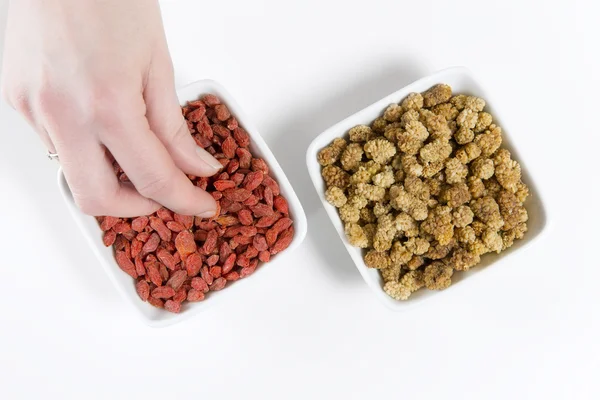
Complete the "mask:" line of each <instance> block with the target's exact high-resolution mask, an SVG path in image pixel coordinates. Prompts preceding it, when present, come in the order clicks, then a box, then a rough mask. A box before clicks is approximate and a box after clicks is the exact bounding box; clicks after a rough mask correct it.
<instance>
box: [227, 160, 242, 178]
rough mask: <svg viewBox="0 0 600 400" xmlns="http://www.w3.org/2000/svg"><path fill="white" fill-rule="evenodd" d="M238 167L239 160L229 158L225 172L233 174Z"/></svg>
mask: <svg viewBox="0 0 600 400" xmlns="http://www.w3.org/2000/svg"><path fill="white" fill-rule="evenodd" d="M239 167H240V162H239V161H238V160H231V161H229V163H228V164H227V173H228V174H229V175H231V174H233V173H234V172H235V171H237V170H238V168H239Z"/></svg>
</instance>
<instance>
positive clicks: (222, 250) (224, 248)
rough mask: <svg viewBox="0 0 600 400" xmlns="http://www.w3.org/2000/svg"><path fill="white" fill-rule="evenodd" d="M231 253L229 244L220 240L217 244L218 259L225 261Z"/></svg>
mask: <svg viewBox="0 0 600 400" xmlns="http://www.w3.org/2000/svg"><path fill="white" fill-rule="evenodd" d="M230 254H231V247H229V244H227V242H222V243H221V244H220V245H219V261H220V262H222V263H223V262H225V260H226V259H227V257H229V255H230Z"/></svg>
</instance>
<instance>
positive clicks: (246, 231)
mask: <svg viewBox="0 0 600 400" xmlns="http://www.w3.org/2000/svg"><path fill="white" fill-rule="evenodd" d="M240 235H242V236H246V237H254V235H256V227H254V226H241V227H240Z"/></svg>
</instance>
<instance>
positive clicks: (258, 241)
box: [252, 234, 269, 251]
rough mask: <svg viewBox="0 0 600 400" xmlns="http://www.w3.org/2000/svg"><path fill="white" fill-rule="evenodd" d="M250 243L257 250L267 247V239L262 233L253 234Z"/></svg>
mask: <svg viewBox="0 0 600 400" xmlns="http://www.w3.org/2000/svg"><path fill="white" fill-rule="evenodd" d="M252 245H253V246H254V247H255V248H256V250H258V251H264V250H267V249H268V248H269V246H268V245H267V240H266V239H265V237H264V236H263V235H258V234H257V235H256V236H254V238H252Z"/></svg>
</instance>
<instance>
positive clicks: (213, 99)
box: [202, 94, 221, 107]
mask: <svg viewBox="0 0 600 400" xmlns="http://www.w3.org/2000/svg"><path fill="white" fill-rule="evenodd" d="M202 101H203V102H204V104H206V105H207V106H208V107H213V106H216V105H217V104H221V99H219V98H218V97H217V96H215V95H214V94H206V95H204V96H203V97H202Z"/></svg>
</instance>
